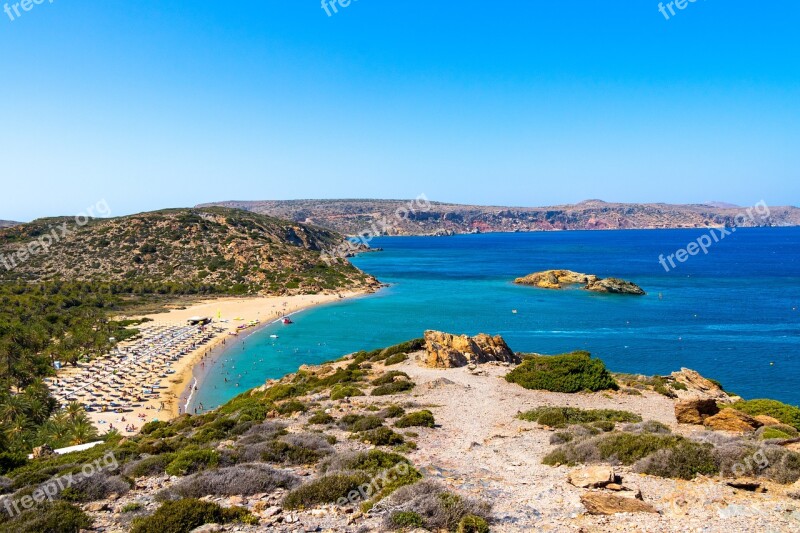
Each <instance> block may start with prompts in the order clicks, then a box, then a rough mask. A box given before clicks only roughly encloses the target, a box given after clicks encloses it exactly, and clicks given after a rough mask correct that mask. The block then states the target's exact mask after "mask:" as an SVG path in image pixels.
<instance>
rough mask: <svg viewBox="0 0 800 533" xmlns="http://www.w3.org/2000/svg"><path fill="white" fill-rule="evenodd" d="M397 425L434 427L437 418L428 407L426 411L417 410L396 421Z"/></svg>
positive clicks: (402, 426) (399, 426) (401, 426)
mask: <svg viewBox="0 0 800 533" xmlns="http://www.w3.org/2000/svg"><path fill="white" fill-rule="evenodd" d="M394 425H395V427H398V428H410V427H428V428H432V427H434V426H435V425H436V420H435V419H434V418H433V413H431V412H430V411H428V410H427V409H426V410H424V411H417V412H416V413H409V414H407V415H405V416H404V417H403V418H401V419H400V420H398V421H397V422H395V424H394Z"/></svg>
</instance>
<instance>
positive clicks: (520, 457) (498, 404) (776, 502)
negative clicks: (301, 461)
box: [84, 334, 800, 533]
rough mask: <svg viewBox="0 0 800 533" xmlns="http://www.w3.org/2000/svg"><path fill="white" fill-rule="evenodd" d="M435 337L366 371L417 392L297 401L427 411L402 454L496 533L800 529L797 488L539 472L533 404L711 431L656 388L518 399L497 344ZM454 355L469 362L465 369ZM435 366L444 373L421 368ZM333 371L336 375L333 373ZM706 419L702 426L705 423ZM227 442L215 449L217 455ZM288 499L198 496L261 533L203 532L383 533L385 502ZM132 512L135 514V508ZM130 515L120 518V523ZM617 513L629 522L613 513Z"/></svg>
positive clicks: (700, 386) (103, 516)
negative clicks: (475, 508)
mask: <svg viewBox="0 0 800 533" xmlns="http://www.w3.org/2000/svg"><path fill="white" fill-rule="evenodd" d="M436 335H437V336H433V337H429V338H428V341H429V342H428V350H427V351H422V352H419V353H414V354H410V358H409V359H408V360H406V361H404V362H402V363H399V364H394V365H393V366H391V367H390V368H387V367H384V365H383V364H382V363H373V364H371V365H369V366H368V367H367V368H369V374H370V379H372V378H374V377H375V376H380V375H382V374H383V373H384V372H385V371H386V370H389V369H390V370H392V371H395V370H398V371H402V372H405V373H406V374H407V375H408V376H409V377H410V380H411V381H413V382H414V383H415V384H416V386H415V387H414V389H413V390H412V391H411V392H407V393H401V394H396V395H390V396H372V395H366V396H359V397H352V398H344V399H341V400H331V399H330V394H327V393H316V394H313V395H309V396H308V397H304V398H302V400H303V401H306V402H310V403H312V404H315V406H314V410H324V411H325V412H326V413H328V414H330V415H331V416H333V417H334V418H335V419H337V420H339V419H341V417H342V416H344V415H346V414H349V413H365V412H377V410H378V409H379V408H380V409H383V408H385V407H386V406H387V405H391V404H395V405H401V406H403V407H404V408H405V409H406V411H407V412H409V411H413V410H418V409H428V410H430V411H431V412H432V413H433V415H434V416H435V420H436V426H435V427H433V428H428V427H414V428H410V429H411V430H413V431H409V430H399V429H396V428H395V429H396V431H400V432H402V433H404V435H406V436H407V437H410V438H413V440H414V441H415V442H416V445H417V449H416V450H408V449H407V450H404V451H403V452H402V453H404V455H406V457H408V459H409V460H410V461H411V463H412V464H413V465H414V466H415V467H417V468H418V469H419V470H420V471H421V472H422V473H423V475H424V476H425V477H426V478H428V479H432V480H436V481H438V482H440V483H441V484H442V485H444V486H445V487H446V488H448V489H450V490H452V491H454V492H456V493H457V494H460V495H463V496H466V497H470V498H474V499H476V500H482V501H485V502H490V503H491V505H492V511H491V518H492V523H491V531H497V532H518V531H520V532H521V531H533V530H537V531H587V532H588V531H592V532H594V531H609V532H610V531H647V532H661V531H663V532H671V531H703V532H715V531H719V532H723V531H724V532H726V533H727V532H734V531H769V532H772V531H774V532H782V531H786V532H790V531H792V532H793V531H798V530H800V501H798V500H796V499H794V498H793V497H792V496H790V494H791V493H798V492H800V484H797V483H796V484H795V485H779V484H775V483H771V482H769V481H763V480H759V481H758V482H754V483H753V484H752V486H746V485H744V484H743V485H739V486H738V488H735V487H732V486H730V485H729V484H728V483H729V482H730V481H731V480H730V479H716V478H714V479H712V478H708V477H703V476H699V477H698V478H695V479H694V480H692V481H684V480H676V479H665V478H660V477H654V476H648V475H643V474H639V473H636V472H633V471H632V469H631V468H629V467H624V466H621V467H618V466H611V465H594V466H590V467H580V466H578V467H567V466H556V467H552V466H546V465H544V464H542V459H543V458H544V456H545V455H547V454H548V453H549V452H551V451H552V450H553V449H554V448H555V446H554V445H552V444H550V438H551V436H552V435H553V433H554V430H553V429H551V428H548V427H545V426H540V425H539V424H537V423H533V422H528V421H525V420H522V419H520V418H518V414H519V413H521V412H524V411H528V410H530V409H533V408H537V407H543V406H552V407H577V408H581V409H614V410H622V411H629V412H631V413H635V414H638V415H640V416H641V417H642V419H643V420H645V421H647V420H654V421H657V422H660V423H662V424H665V425H666V426H668V427H669V428H670V429H671V430H672V432H673V433H675V434H680V435H685V436H691V435H695V436H696V435H698V434H702V433H710V432H712V430H711V429H710V428H709V427H704V426H703V425H700V423H695V424H679V423H678V420H677V419H676V414H675V413H676V403H677V402H680V401H682V400H681V398H670V397H667V396H665V395H663V394H659V393H657V392H654V391H651V390H644V391H642V392H641V393H640V394H631V392H630V391H627V392H626V391H625V389H624V388H623V389H622V390H621V391H606V392H597V393H578V394H563V393H553V392H545V391H535V390H527V389H524V388H522V387H521V386H519V385H517V384H514V383H509V382H508V381H506V380H505V379H504V376H505V375H506V374H507V373H508V372H509V370H510V369H511V368H512V367H513V366H515V365H514V364H513V363H510V362H508V361H504V359H508V358H513V359H518V355H517V354H513V352H510V351H507V350H506V348H507V347H506V346H505V343H504V342H503V341H502V339H500V338H499V337H489V336H481V337H475V338H472V339H469V338H466V337H453V336H448V335H445V334H436ZM453 346H456V347H459V348H460V350H461V351H460V352H459V350H456V349H455V348H453ZM474 351H480V352H481V354H482V356H481V357H480V359H481V364H476V358H475V357H474V355H475V354H474V353H471V352H474ZM459 354H461V355H463V356H464V358H465V359H466V361H462V359H461V357H460V356H459ZM493 359H498V360H493ZM448 361H457V362H459V364H461V363H465V364H466V366H461V367H459V368H443V367H445V366H448V364H449V363H448ZM431 362H434V364H437V365H438V366H439V367H437V368H430V367H429V366H427V364H428V363H431ZM346 363H347V362H346V361H345V362H341V363H339V364H338V365H339V366H340V367H341V366H342V365H344V364H346ZM327 371H328V372H330V368H329V369H328V370H327ZM678 379H679V380H681V382H682V383H685V384H688V390H681V391H680V396H681V397H682V398H683V399H685V398H691V397H692V395H693V394H701V395H705V396H706V397H714V396H715V395H716V396H719V399H720V400H722V399H723V398H722V396H723V395H724V393H723V392H721V390H719V389H716V388H715V386H713V385H710V384H709V382H707V381H706V380H704V379H703V378H701V377H700V376H698V375H696V374H694V373H692V372H689V371H685V372H682V373H681V374H680V375H679V377H678ZM284 382H285V381H284ZM706 387H707V389H704V388H706ZM689 411H690V410H689ZM678 412H680V413H681V417H682V418H683V417H686V416H688V415H687V412H688V411H687V409H683V410H681V409H679V410H678ZM723 412H724V411H723ZM311 413H312V410H309V412H307V413H294V414H293V415H291V416H290V417H288V418H283V419H281V422H283V423H285V424H287V425H288V431H289V432H290V433H303V432H308V431H309V428H310V426H309V417H310V416H311ZM271 416H273V415H271ZM708 416H709V415H705V414H704V415H702V416H700V420H699V422H702V421H703V420H706V419H707V417H708ZM716 416H719V415H716ZM723 419H724V420H723V421H727V419H725V417H723ZM737 423H738V419H737ZM714 433H718V432H716V431H714ZM325 435H328V436H333V437H335V438H336V443H335V445H334V447H335V449H336V452H337V453H342V452H346V451H352V450H355V451H364V450H369V449H372V448H374V447H373V446H370V445H369V444H367V443H364V442H361V441H359V440H358V439H354V438H353V435H352V434H350V433H347V432H346V431H344V430H342V429H341V428H340V427H338V426H336V425H334V424H329V425H327V426H326V427H325ZM231 445H232V443H230V442H220V443H219V444H218V445H217V448H218V449H222V448H224V447H226V446H231ZM285 471H286V472H290V473H292V474H294V475H297V476H299V477H300V478H301V479H306V480H307V479H312V478H313V477H314V476H315V475H316V469H315V468H314V467H312V466H304V467H296V466H295V467H286V468H285ZM179 480H180V478H177V477H170V476H167V475H161V476H154V477H146V478H139V479H136V481H135V483H136V485H135V487H134V488H133V489H132V490H130V491H129V492H127V493H126V494H125V495H124V496H121V497H112V498H110V499H106V500H103V501H99V502H93V503H90V504H87V505H85V506H84V509H85V510H87V511H88V512H89V513H90V514H91V515H92V517H93V518H94V519H95V524H94V530H95V531H104V532H118V531H119V532H121V531H127V530H128V529H129V528H130V524H131V522H132V520H133V519H134V518H135V517H137V516H144V515H147V514H150V513H152V512H153V511H155V510H156V509H157V508H158V507H159V505H160V503H159V502H158V501H156V499H155V495H156V494H157V493H158V492H159V491H162V490H164V489H167V488H169V487H171V486H172V485H174V484H175V483H177V482H178V481H179ZM285 495H286V491H285V490H283V489H278V490H276V491H273V492H271V493H261V494H255V495H251V496H247V497H241V496H232V497H217V496H206V497H205V498H203V499H205V500H209V501H213V502H217V503H219V504H221V505H222V506H223V507H230V506H242V507H245V508H247V509H249V510H251V511H252V512H253V513H254V514H255V515H256V516H257V517H259V519H260V523H259V525H257V526H255V525H242V524H228V525H225V526H218V525H206V526H203V527H202V528H201V529H200V530H198V531H223V530H225V531H264V530H269V531H281V532H311V531H343V532H353V533H355V532H359V533H360V532H368V531H385V530H386V527H385V525H384V522H383V520H384V518H385V516H382V511H381V509H382V507H381V505H380V504H379V505H378V506H376V507H375V508H374V509H372V510H371V511H368V512H367V513H366V514H365V513H363V512H362V510H361V508H360V507H359V505H358V504H356V505H349V504H348V505H344V506H336V505H322V506H318V507H315V508H312V509H306V510H302V511H289V510H286V509H285V508H284V507H282V501H283V499H284V497H285ZM131 504H136V505H138V506H140V508H139V509H138V510H135V511H130V508H131ZM124 509H128V511H127V512H123V510H124ZM620 510H622V511H636V512H616V511H620ZM607 513H608V514H607ZM384 514H385V513H384Z"/></svg>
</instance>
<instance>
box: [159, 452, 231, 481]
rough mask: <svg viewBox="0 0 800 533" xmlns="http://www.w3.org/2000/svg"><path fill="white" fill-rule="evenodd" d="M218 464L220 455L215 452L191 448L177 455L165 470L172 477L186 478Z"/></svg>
mask: <svg viewBox="0 0 800 533" xmlns="http://www.w3.org/2000/svg"><path fill="white" fill-rule="evenodd" d="M217 464H219V453H217V452H216V451H215V450H209V449H199V448H192V447H189V448H185V449H183V450H181V451H180V452H178V453H176V454H175V458H174V459H173V460H172V461H171V462H170V463H169V464H168V465H167V468H166V469H165V470H166V473H167V474H169V475H170V476H186V475H188V474H193V473H195V472H198V471H200V470H204V469H206V468H209V467H214V466H217Z"/></svg>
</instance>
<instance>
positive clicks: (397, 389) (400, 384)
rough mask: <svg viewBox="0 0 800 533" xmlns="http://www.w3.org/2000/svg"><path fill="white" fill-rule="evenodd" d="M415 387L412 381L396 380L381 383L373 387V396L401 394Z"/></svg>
mask: <svg viewBox="0 0 800 533" xmlns="http://www.w3.org/2000/svg"><path fill="white" fill-rule="evenodd" d="M413 388H414V383H413V382H411V381H394V382H392V383H387V384H386V385H381V386H379V387H375V388H374V389H372V395H373V396H389V395H391V394H399V393H401V392H406V391H410V390H411V389H413Z"/></svg>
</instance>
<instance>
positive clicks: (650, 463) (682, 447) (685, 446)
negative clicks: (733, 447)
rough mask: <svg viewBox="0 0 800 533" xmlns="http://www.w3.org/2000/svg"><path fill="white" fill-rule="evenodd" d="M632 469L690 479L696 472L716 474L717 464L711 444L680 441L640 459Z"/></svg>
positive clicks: (656, 474)
mask: <svg viewBox="0 0 800 533" xmlns="http://www.w3.org/2000/svg"><path fill="white" fill-rule="evenodd" d="M634 470H635V471H636V472H641V473H643V474H649V475H651V476H659V477H665V478H676V479H687V480H690V479H694V478H695V477H696V476H697V475H698V474H702V475H705V476H712V475H715V474H718V473H719V465H718V464H717V461H716V458H715V456H714V447H713V446H712V445H710V444H700V443H697V442H691V441H681V442H680V443H678V444H677V445H676V446H674V447H671V448H664V449H661V450H658V451H657V452H655V453H653V454H651V455H649V456H647V457H645V458H644V459H641V460H640V461H638V462H637V463H636V464H635V465H634Z"/></svg>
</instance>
